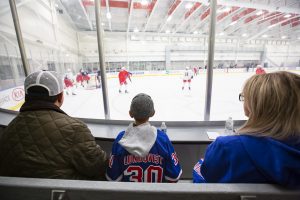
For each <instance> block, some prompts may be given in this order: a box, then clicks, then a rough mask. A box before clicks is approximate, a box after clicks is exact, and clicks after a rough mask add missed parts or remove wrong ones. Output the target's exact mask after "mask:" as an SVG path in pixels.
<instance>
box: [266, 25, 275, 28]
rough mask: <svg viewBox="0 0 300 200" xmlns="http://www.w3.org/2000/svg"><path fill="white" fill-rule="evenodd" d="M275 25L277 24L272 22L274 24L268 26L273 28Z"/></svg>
mask: <svg viewBox="0 0 300 200" xmlns="http://www.w3.org/2000/svg"><path fill="white" fill-rule="evenodd" d="M275 26H276V24H272V25H270V26H268V28H273V27H275Z"/></svg>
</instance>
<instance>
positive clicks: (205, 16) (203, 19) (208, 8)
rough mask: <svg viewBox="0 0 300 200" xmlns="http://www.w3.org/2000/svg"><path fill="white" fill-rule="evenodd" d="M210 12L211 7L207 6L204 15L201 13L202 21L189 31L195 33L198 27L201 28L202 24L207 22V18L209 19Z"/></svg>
mask: <svg viewBox="0 0 300 200" xmlns="http://www.w3.org/2000/svg"><path fill="white" fill-rule="evenodd" d="M209 13H210V7H207V8H206V10H205V11H204V12H203V14H202V15H200V17H199V18H200V23H199V24H198V25H196V26H194V27H193V28H192V29H191V30H189V31H188V32H189V33H193V32H195V31H196V30H197V29H198V28H200V27H201V26H202V24H204V23H205V22H206V20H208V19H209V17H208V16H209Z"/></svg>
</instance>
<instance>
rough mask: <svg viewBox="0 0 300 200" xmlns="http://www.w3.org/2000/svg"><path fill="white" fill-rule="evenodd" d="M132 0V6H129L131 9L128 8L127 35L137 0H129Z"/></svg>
mask: <svg viewBox="0 0 300 200" xmlns="http://www.w3.org/2000/svg"><path fill="white" fill-rule="evenodd" d="M129 1H130V4H129V5H130V6H129V10H128V22H127V31H126V32H127V35H128V32H129V29H130V22H131V16H132V15H131V14H132V9H133V4H134V1H135V0H129Z"/></svg>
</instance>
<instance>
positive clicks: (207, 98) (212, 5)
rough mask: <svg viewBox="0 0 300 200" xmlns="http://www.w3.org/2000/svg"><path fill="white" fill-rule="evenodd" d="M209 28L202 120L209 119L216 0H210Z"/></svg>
mask: <svg viewBox="0 0 300 200" xmlns="http://www.w3.org/2000/svg"><path fill="white" fill-rule="evenodd" d="M210 10H211V12H210V28H209V44H208V59H207V76H206V77H207V78H206V95H205V108H204V120H205V121H209V119H210V107H211V94H212V81H213V66H214V53H215V32H216V10H217V0H210Z"/></svg>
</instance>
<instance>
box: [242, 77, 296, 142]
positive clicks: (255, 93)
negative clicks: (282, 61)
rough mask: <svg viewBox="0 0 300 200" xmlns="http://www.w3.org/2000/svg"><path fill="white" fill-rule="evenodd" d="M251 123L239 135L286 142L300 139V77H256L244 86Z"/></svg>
mask: <svg viewBox="0 0 300 200" xmlns="http://www.w3.org/2000/svg"><path fill="white" fill-rule="evenodd" d="M243 95H244V98H245V102H244V103H245V106H246V107H247V108H248V110H249V119H248V120H247V121H246V123H245V124H244V125H243V126H242V127H241V128H240V129H239V130H238V133H239V134H246V135H255V136H262V137H271V138H274V139H277V140H285V139H288V138H290V137H300V76H299V75H297V74H294V73H290V72H275V73H268V74H260V75H254V76H252V77H251V78H249V79H248V80H247V82H246V84H245V86H244V89H243Z"/></svg>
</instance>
